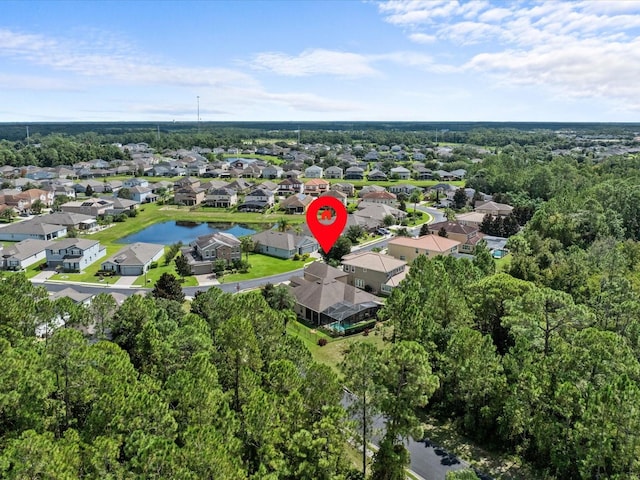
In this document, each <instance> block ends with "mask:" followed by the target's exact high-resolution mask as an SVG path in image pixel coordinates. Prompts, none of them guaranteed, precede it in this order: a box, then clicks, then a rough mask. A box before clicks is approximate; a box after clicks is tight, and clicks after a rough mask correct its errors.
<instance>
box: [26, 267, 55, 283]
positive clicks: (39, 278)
mask: <svg viewBox="0 0 640 480" xmlns="http://www.w3.org/2000/svg"><path fill="white" fill-rule="evenodd" d="M55 274H56V271H55V270H44V271H42V272H40V273H38V274H37V275H36V276H35V277H31V281H32V282H33V283H44V282H46V281H47V280H49V279H50V278H51V277H52V276H54V275H55Z"/></svg>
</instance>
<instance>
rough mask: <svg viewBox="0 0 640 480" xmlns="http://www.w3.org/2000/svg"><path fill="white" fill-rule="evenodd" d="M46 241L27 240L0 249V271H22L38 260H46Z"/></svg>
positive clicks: (47, 243) (47, 242)
mask: <svg viewBox="0 0 640 480" xmlns="http://www.w3.org/2000/svg"><path fill="white" fill-rule="evenodd" d="M50 243H51V242H50V241H48V240H36V239H32V238H30V239H27V240H23V241H21V242H18V243H15V244H13V245H11V246H8V247H5V248H4V249H3V248H1V247H0V269H2V270H24V269H26V268H27V267H29V266H30V265H33V264H34V263H36V262H39V261H40V260H44V259H45V258H47V253H46V248H47V246H48V245H49V244H50Z"/></svg>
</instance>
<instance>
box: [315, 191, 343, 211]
mask: <svg viewBox="0 0 640 480" xmlns="http://www.w3.org/2000/svg"><path fill="white" fill-rule="evenodd" d="M320 197H333V198H337V199H338V200H340V203H342V204H343V205H344V206H345V207H346V206H347V195H346V194H345V193H342V192H340V191H338V190H329V191H327V192H324V193H322V194H320Z"/></svg>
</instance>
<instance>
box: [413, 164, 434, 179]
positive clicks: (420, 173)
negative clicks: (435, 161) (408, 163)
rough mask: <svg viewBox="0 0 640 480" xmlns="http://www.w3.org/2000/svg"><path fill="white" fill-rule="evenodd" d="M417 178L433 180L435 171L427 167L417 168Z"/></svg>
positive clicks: (415, 169)
mask: <svg viewBox="0 0 640 480" xmlns="http://www.w3.org/2000/svg"><path fill="white" fill-rule="evenodd" d="M414 171H415V172H416V178H417V179H418V180H431V179H432V178H433V171H432V170H430V169H428V168H425V167H415V168H414Z"/></svg>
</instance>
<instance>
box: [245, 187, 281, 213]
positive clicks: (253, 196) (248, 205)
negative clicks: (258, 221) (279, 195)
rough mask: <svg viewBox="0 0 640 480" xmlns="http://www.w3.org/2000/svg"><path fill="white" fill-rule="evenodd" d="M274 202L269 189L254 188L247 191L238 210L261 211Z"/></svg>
mask: <svg viewBox="0 0 640 480" xmlns="http://www.w3.org/2000/svg"><path fill="white" fill-rule="evenodd" d="M273 204H274V195H273V192H272V191H270V190H266V189H262V188H256V189H254V190H252V191H251V192H250V193H248V194H247V195H246V196H245V198H244V202H243V203H242V205H239V206H238V210H239V211H251V212H263V211H265V210H266V209H267V208H269V207H272V206H273Z"/></svg>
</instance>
